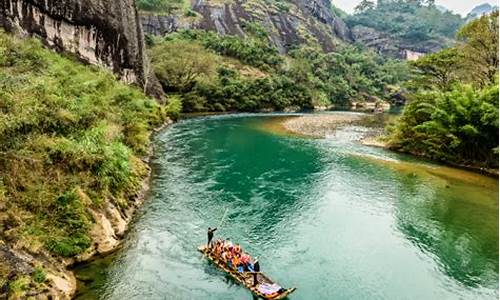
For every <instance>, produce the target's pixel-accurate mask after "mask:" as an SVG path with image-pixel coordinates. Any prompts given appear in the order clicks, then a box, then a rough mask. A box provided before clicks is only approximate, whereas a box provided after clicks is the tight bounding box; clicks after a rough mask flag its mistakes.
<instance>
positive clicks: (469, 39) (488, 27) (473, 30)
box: [457, 10, 499, 86]
mask: <svg viewBox="0 0 500 300" xmlns="http://www.w3.org/2000/svg"><path fill="white" fill-rule="evenodd" d="M457 37H458V38H459V39H460V40H461V41H462V42H463V44H462V45H461V46H459V49H460V51H461V52H462V53H463V54H464V55H465V57H466V61H467V67H468V70H469V71H470V72H469V74H470V75H471V77H472V79H473V80H474V81H476V82H478V83H479V84H480V85H483V86H485V85H489V84H491V83H492V82H493V81H494V80H495V76H496V75H497V74H498V63H499V61H498V10H497V11H495V12H493V13H491V14H490V15H486V16H482V17H481V18H479V19H477V20H474V21H472V22H470V23H469V24H467V25H465V26H464V27H463V28H462V29H460V31H459V32H458V34H457Z"/></svg>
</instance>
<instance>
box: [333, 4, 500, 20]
mask: <svg viewBox="0 0 500 300" xmlns="http://www.w3.org/2000/svg"><path fill="white" fill-rule="evenodd" d="M359 2H361V1H360V0H332V3H333V4H334V5H335V6H337V7H339V8H341V9H343V10H345V11H346V12H348V13H352V12H353V10H354V7H355V6H356V5H358V3H359ZM483 3H490V4H492V5H498V1H494V0H436V4H437V5H442V6H444V7H446V8H448V9H450V10H452V11H453V12H455V13H459V14H461V15H462V16H466V15H467V14H468V13H469V12H470V11H471V10H472V9H473V8H474V7H475V6H477V5H479V4H483Z"/></svg>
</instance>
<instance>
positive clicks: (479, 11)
mask: <svg viewBox="0 0 500 300" xmlns="http://www.w3.org/2000/svg"><path fill="white" fill-rule="evenodd" d="M494 10H498V6H497V5H495V6H493V5H491V4H489V3H483V4H481V5H478V6H476V7H474V8H473V9H472V10H471V11H470V12H469V13H468V14H467V17H466V20H467V22H469V21H472V20H474V19H477V18H479V17H481V16H483V15H487V14H489V13H491V12H492V11H494Z"/></svg>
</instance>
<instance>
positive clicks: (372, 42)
mask: <svg viewBox="0 0 500 300" xmlns="http://www.w3.org/2000/svg"><path fill="white" fill-rule="evenodd" d="M351 37H352V39H353V41H354V42H356V43H359V44H362V45H364V46H366V47H369V48H372V49H373V50H375V51H376V52H378V53H380V54H382V55H386V56H390V57H395V58H400V59H407V60H414V59H415V58H418V57H419V56H422V55H424V54H426V53H432V52H437V51H439V50H441V49H442V48H443V47H444V45H446V44H447V43H448V41H445V40H438V39H435V40H429V41H424V42H420V43H415V42H411V41H405V40H402V39H399V38H397V37H393V36H391V35H389V34H387V33H384V32H381V31H377V30H376V29H374V28H371V27H366V26H362V25H356V26H354V27H352V28H351ZM417 56H418V57H417Z"/></svg>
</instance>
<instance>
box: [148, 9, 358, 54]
mask: <svg viewBox="0 0 500 300" xmlns="http://www.w3.org/2000/svg"><path fill="white" fill-rule="evenodd" d="M331 8H332V5H331V2H330V0H291V1H278V0H270V1H263V0H234V1H225V2H221V1H215V0H196V1H194V2H193V3H192V10H193V11H194V12H195V13H196V15H195V16H190V17H187V16H185V15H182V14H177V15H170V16H161V15H156V14H155V15H153V14H144V15H143V16H142V23H143V28H144V31H145V32H146V33H149V34H155V35H163V34H165V33H170V32H173V31H176V30H178V29H181V28H197V29H207V30H214V31H217V32H218V33H220V34H231V35H239V36H245V35H246V31H245V27H246V25H247V24H248V23H257V24H260V25H261V26H262V27H263V28H264V29H265V30H266V31H267V32H268V34H269V38H270V40H271V42H272V43H273V44H275V45H276V47H277V48H278V49H279V51H280V52H282V53H283V52H286V51H287V50H288V49H290V48H293V47H294V46H297V45H299V44H303V43H317V44H319V45H321V46H322V47H323V49H324V50H326V51H332V50H333V49H334V48H335V46H336V45H337V44H338V43H339V42H341V41H349V40H350V33H349V29H348V28H347V26H346V25H345V24H344V22H343V21H342V20H341V19H340V18H339V17H338V16H336V15H335V14H334V13H333V11H332V9H331Z"/></svg>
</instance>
